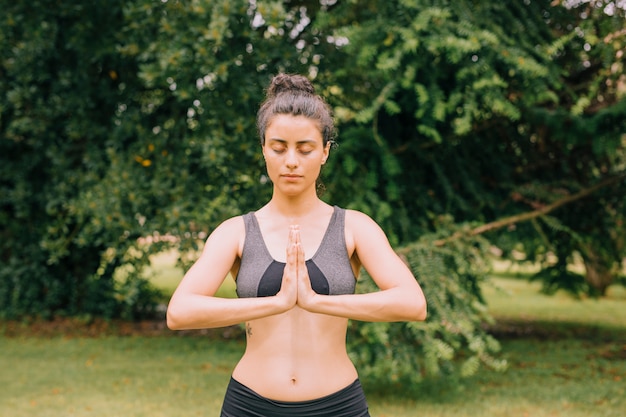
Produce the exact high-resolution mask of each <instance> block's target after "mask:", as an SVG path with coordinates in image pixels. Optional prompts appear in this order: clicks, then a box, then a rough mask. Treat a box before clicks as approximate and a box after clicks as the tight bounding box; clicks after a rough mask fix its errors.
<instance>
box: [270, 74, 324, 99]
mask: <svg viewBox="0 0 626 417" xmlns="http://www.w3.org/2000/svg"><path fill="white" fill-rule="evenodd" d="M285 92H291V93H306V94H315V88H314V87H313V84H311V81H309V80H308V78H306V77H304V76H302V75H297V74H294V75H291V74H278V75H276V76H275V77H274V78H273V79H272V82H271V83H270V85H269V87H268V88H267V97H268V98H270V97H275V96H277V95H278V94H280V93H285Z"/></svg>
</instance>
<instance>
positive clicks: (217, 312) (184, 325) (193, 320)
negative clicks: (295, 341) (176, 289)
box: [167, 294, 287, 330]
mask: <svg viewBox="0 0 626 417" xmlns="http://www.w3.org/2000/svg"><path fill="white" fill-rule="evenodd" d="M282 304H284V303H281V302H280V300H279V299H278V297H261V298H220V297H211V296H205V295H199V294H185V295H181V296H178V297H176V296H175V297H173V298H172V300H171V301H170V305H169V306H168V308H167V326H168V327H169V328H170V329H172V330H188V329H207V328H214V327H227V326H232V325H235V324H239V323H242V322H245V321H248V320H254V319H258V318H261V317H267V316H271V315H274V314H279V313H282V312H284V311H286V310H287V308H286V307H285V306H283V305H282Z"/></svg>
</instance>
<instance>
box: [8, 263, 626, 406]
mask: <svg viewBox="0 0 626 417" xmlns="http://www.w3.org/2000/svg"><path fill="white" fill-rule="evenodd" d="M155 268H156V269H155V271H157V270H158V271H162V272H163V271H166V268H160V267H159V265H158V262H157V263H156V265H155ZM181 275H182V274H181V273H180V271H176V270H173V269H172V270H169V272H168V273H167V274H166V273H161V275H160V276H159V274H156V275H155V277H154V280H155V282H156V283H157V284H158V285H159V286H161V287H163V288H170V289H172V288H173V287H175V285H176V283H177V282H178V280H179V279H180V277H181ZM159 280H160V281H159ZM537 289H538V287H537V286H535V285H531V284H529V283H528V282H526V281H524V280H520V279H514V278H507V277H496V278H493V279H492V282H491V283H490V284H489V285H486V286H485V294H486V297H487V299H488V302H489V306H490V308H491V311H492V313H493V314H494V315H495V316H496V318H498V322H499V325H498V327H497V329H498V330H497V331H498V335H499V338H500V340H501V342H502V346H503V352H504V355H505V357H506V358H507V359H508V361H509V364H510V366H509V369H508V370H507V371H506V372H504V373H495V372H490V371H486V370H484V371H481V372H480V373H479V374H478V375H476V376H474V377H472V378H470V379H468V380H466V381H465V382H464V383H463V384H457V385H454V386H450V385H446V384H441V383H437V382H436V381H433V382H432V383H429V384H427V385H426V386H425V387H424V389H423V390H422V391H420V394H419V395H418V396H416V397H414V398H410V397H408V396H407V394H406V393H403V392H398V393H397V394H396V395H394V396H379V395H377V394H376V392H372V391H370V390H368V392H367V394H368V400H369V403H370V409H371V413H372V416H373V417H416V416H454V417H470V416H472V417H473V416H481V417H482V416H494V417H500V416H501V417H504V416H507V417H508V416H520V417H523V416H531V417H588V416H593V417H618V416H619V417H622V416H624V415H626V313H625V312H626V291H625V290H624V289H622V288H612V289H611V291H610V293H609V296H608V297H607V298H605V299H602V300H582V301H577V300H573V299H571V298H570V297H568V296H566V295H565V294H557V295H556V296H554V297H548V296H544V295H541V294H539V293H538V292H537ZM224 292H225V294H229V293H231V292H232V284H230V283H228V284H226V285H225V288H224ZM1 326H4V327H1ZM77 326H79V325H78V324H77ZM44 333H46V332H41V331H40V332H39V333H38V335H37V336H36V335H33V334H32V332H31V331H29V330H28V327H24V331H19V326H18V331H15V329H14V328H11V329H9V327H8V326H7V324H4V325H2V324H0V334H2V336H0V352H2V354H1V355H0V384H1V386H2V390H0V417H27V416H28V417H30V416H38V417H46V416H50V417H53V416H54V417H60V416H61V417H64V416H73V417H74V416H75V417H87V416H90V417H105V416H106V417H111V416H131V417H132V416H137V417H140V416H150V417H158V416H167V417H179V416H180V417H183V416H185V417H187V416H205V417H214V416H218V413H219V407H220V404H221V400H222V397H223V394H224V390H225V388H226V384H227V382H228V378H229V375H230V372H231V370H232V367H233V366H234V364H235V362H236V361H237V358H238V357H239V356H240V355H241V353H242V352H243V349H244V345H243V340H241V338H239V337H238V336H237V335H239V333H237V332H235V336H234V337H232V338H231V339H223V338H216V337H215V336H214V335H212V336H203V335H201V334H197V333H194V334H180V333H173V332H171V333H170V332H168V331H164V332H161V333H159V334H160V335H152V336H150V335H142V334H139V335H137V334H135V335H131V336H120V335H119V332H117V333H118V334H116V332H115V331H107V332H105V333H104V334H103V335H102V336H100V337H85V336H82V335H81V332H75V331H70V332H67V331H61V332H59V334H57V335H52V336H50V335H47V336H45V335H43V334H44ZM364 383H365V385H366V387H367V384H366V381H364Z"/></svg>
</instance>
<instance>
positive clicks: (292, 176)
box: [281, 174, 302, 181]
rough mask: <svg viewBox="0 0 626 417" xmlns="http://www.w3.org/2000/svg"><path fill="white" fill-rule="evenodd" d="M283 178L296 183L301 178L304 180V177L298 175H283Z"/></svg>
mask: <svg viewBox="0 0 626 417" xmlns="http://www.w3.org/2000/svg"><path fill="white" fill-rule="evenodd" d="M281 177H283V178H284V179H286V180H287V181H295V180H299V179H300V178H302V175H296V174H283V175H281Z"/></svg>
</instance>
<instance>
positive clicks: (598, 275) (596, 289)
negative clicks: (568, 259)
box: [582, 247, 617, 297]
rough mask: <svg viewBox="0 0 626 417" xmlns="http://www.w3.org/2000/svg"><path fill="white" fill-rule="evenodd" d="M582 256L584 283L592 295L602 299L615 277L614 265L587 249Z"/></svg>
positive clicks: (592, 250)
mask: <svg viewBox="0 0 626 417" xmlns="http://www.w3.org/2000/svg"><path fill="white" fill-rule="evenodd" d="M584 252H585V253H583V254H582V258H583V261H584V263H585V270H586V271H585V281H587V283H588V284H589V285H590V286H591V288H593V293H595V294H597V295H599V296H600V297H604V296H605V295H606V290H607V288H609V286H610V285H611V284H612V283H613V281H614V279H615V277H616V272H617V271H616V268H615V263H614V262H612V261H611V260H608V259H604V258H603V257H602V255H601V254H599V253H597V252H596V251H595V250H594V249H591V248H589V247H587V248H585V251H584Z"/></svg>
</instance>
